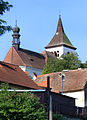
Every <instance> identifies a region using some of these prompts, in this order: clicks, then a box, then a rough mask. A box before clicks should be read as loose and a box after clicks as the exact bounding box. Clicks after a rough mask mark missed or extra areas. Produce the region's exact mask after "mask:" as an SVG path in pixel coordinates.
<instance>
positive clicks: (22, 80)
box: [0, 61, 41, 89]
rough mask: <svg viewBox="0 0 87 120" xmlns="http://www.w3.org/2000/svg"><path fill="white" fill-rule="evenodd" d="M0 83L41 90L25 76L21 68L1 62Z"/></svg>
mask: <svg viewBox="0 0 87 120" xmlns="http://www.w3.org/2000/svg"><path fill="white" fill-rule="evenodd" d="M0 82H8V83H9V84H13V85H17V86H21V87H25V88H28V89H29V88H30V89H41V88H40V87H39V86H37V84H36V83H35V82H34V81H33V80H31V79H30V77H29V76H28V75H26V74H25V72H24V71H23V70H21V68H19V67H18V66H16V65H12V64H9V63H5V62H1V61H0Z"/></svg>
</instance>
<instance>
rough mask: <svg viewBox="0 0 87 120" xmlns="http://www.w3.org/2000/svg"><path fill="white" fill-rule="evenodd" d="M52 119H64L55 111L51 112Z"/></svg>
mask: <svg viewBox="0 0 87 120" xmlns="http://www.w3.org/2000/svg"><path fill="white" fill-rule="evenodd" d="M53 120H64V117H63V116H62V115H60V114H58V113H56V114H53Z"/></svg>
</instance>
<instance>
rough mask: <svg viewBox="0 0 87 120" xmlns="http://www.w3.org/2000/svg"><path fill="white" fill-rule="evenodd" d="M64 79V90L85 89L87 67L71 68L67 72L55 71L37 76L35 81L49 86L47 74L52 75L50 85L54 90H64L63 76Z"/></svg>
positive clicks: (58, 91)
mask: <svg viewBox="0 0 87 120" xmlns="http://www.w3.org/2000/svg"><path fill="white" fill-rule="evenodd" d="M61 74H63V75H64V77H65V80H63V92H72V91H80V90H83V89H84V87H85V84H86V82H87V69H77V70H69V71H65V72H55V73H50V74H44V75H42V76H37V79H36V80H35V82H36V83H37V84H38V85H40V86H43V87H47V86H46V83H47V76H50V87H51V88H52V91H53V92H57V93H60V92H62V76H61Z"/></svg>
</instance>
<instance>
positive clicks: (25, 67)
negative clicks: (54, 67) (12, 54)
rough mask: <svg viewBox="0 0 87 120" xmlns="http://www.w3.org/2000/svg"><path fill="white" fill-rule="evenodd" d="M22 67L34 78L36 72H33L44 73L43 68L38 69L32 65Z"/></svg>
mask: <svg viewBox="0 0 87 120" xmlns="http://www.w3.org/2000/svg"><path fill="white" fill-rule="evenodd" d="M20 68H21V69H22V70H23V71H27V72H28V74H29V76H30V77H31V78H32V79H34V74H33V73H36V75H41V74H42V69H38V68H32V67H29V66H20Z"/></svg>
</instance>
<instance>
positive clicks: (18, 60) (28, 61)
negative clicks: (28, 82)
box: [4, 47, 45, 69]
mask: <svg viewBox="0 0 87 120" xmlns="http://www.w3.org/2000/svg"><path fill="white" fill-rule="evenodd" d="M4 62H8V63H11V64H15V65H19V66H30V67H34V68H39V69H43V67H44V65H45V58H44V56H43V55H42V54H40V53H36V52H33V51H30V50H26V49H22V48H19V49H18V50H16V49H15V48H14V47H11V48H10V50H9V51H8V53H7V55H6V57H5V59H4Z"/></svg>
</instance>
